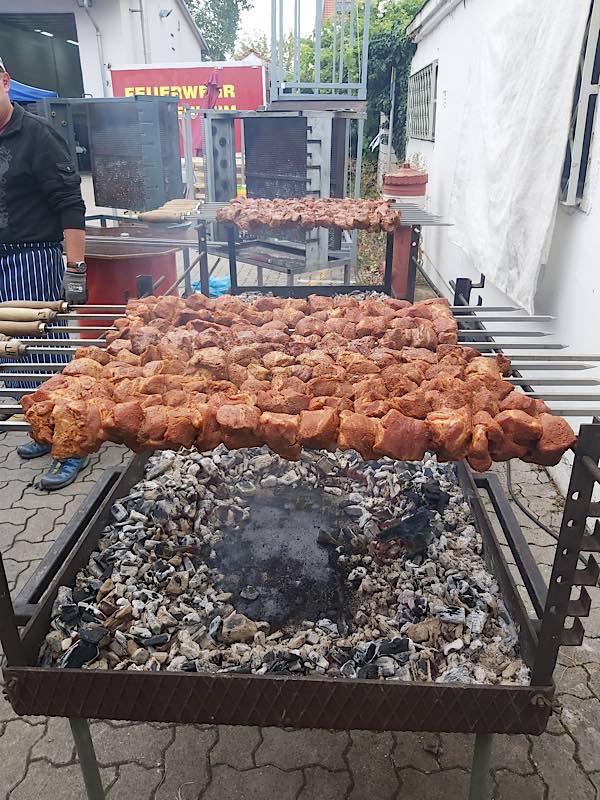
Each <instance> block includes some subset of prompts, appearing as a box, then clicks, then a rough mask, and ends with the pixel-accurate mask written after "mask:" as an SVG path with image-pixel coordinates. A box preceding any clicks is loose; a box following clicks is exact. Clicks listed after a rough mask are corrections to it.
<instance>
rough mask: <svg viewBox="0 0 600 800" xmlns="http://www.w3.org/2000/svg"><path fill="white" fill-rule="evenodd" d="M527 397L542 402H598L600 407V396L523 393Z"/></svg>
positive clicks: (562, 393) (565, 393)
mask: <svg viewBox="0 0 600 800" xmlns="http://www.w3.org/2000/svg"><path fill="white" fill-rule="evenodd" d="M523 394H525V395H526V396H527V397H537V398H539V399H540V400H572V401H573V402H583V403H588V402H591V403H593V402H597V403H598V406H599V407H600V394H575V393H573V392H571V393H569V392H523Z"/></svg>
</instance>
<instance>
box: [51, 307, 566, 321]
mask: <svg viewBox="0 0 600 800" xmlns="http://www.w3.org/2000/svg"><path fill="white" fill-rule="evenodd" d="M481 310H482V311H485V308H483V309H481ZM58 316H59V317H60V316H62V315H61V314H59V315H58ZM455 319H456V320H457V322H460V323H461V324H462V323H463V322H552V321H553V320H555V319H556V317H549V316H545V315H540V314H532V315H531V316H530V317H528V316H525V315H524V316H522V317H515V316H511V315H510V314H509V315H508V316H504V315H503V314H499V315H498V316H496V315H495V314H493V315H492V316H490V317H480V316H479V315H477V316H475V317H461V316H460V314H459V315H458V316H456V317H455Z"/></svg>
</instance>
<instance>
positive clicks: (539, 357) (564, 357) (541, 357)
mask: <svg viewBox="0 0 600 800" xmlns="http://www.w3.org/2000/svg"><path fill="white" fill-rule="evenodd" d="M543 346H544V345H542V347H543ZM519 358H523V359H525V358H526V359H527V360H528V361H548V360H551V361H600V355H598V354H597V355H579V356H576V355H573V354H572V353H566V354H564V353H559V354H557V355H554V354H553V355H551V356H550V355H545V354H541V353H531V354H530V355H527V356H524V355H521V356H515V361H516V360H517V359H519Z"/></svg>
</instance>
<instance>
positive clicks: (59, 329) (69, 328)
mask: <svg viewBox="0 0 600 800" xmlns="http://www.w3.org/2000/svg"><path fill="white" fill-rule="evenodd" d="M116 330H117V329H116V328H115V327H114V326H110V327H108V328H107V327H106V326H103V327H94V326H92V325H46V326H45V333H108V331H116ZM511 335H512V334H511Z"/></svg>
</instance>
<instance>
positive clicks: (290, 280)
mask: <svg viewBox="0 0 600 800" xmlns="http://www.w3.org/2000/svg"><path fill="white" fill-rule="evenodd" d="M287 285H288V286H293V285H294V273H293V272H292V271H291V270H290V269H288V271H287Z"/></svg>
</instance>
